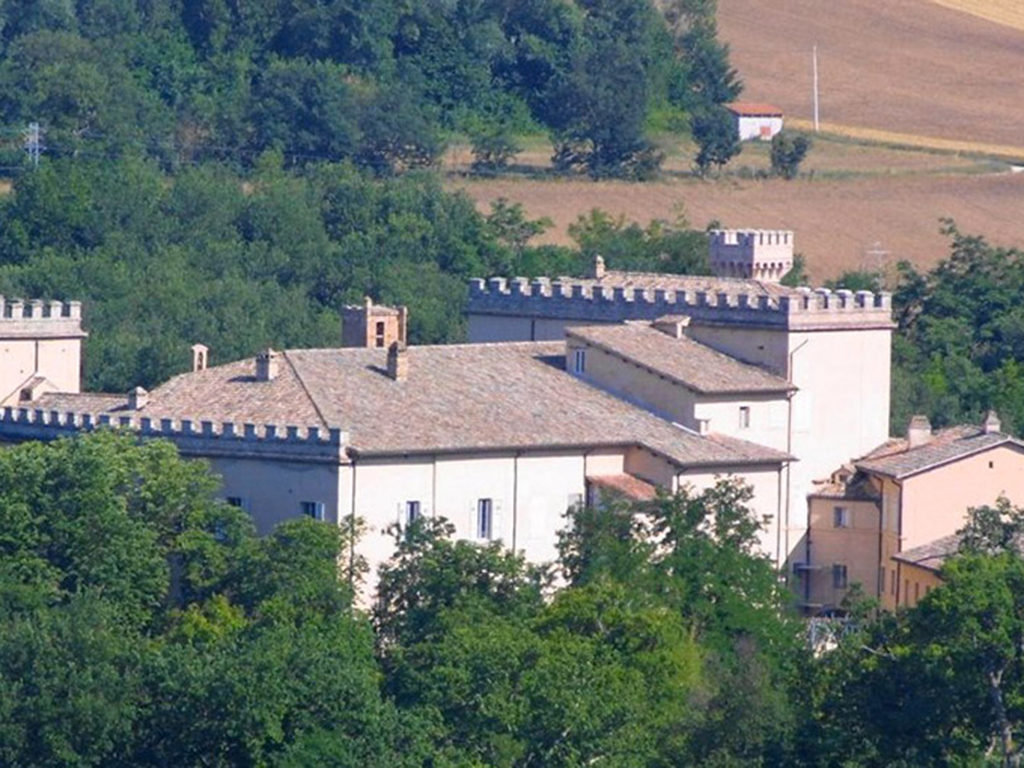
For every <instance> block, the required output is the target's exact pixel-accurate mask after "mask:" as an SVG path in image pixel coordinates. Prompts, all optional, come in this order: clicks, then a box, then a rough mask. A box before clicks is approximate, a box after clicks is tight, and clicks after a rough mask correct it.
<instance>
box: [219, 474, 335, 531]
mask: <svg viewBox="0 0 1024 768" xmlns="http://www.w3.org/2000/svg"><path fill="white" fill-rule="evenodd" d="M209 461H210V466H211V468H212V469H213V471H214V472H215V473H216V474H218V475H220V477H221V478H222V479H223V487H222V489H221V493H220V495H221V496H222V497H223V498H225V499H227V498H231V497H236V498H241V499H244V500H245V502H246V506H245V508H246V510H247V511H248V512H249V513H250V514H251V515H252V518H253V521H254V522H255V523H256V530H257V531H258V532H259V533H260V534H261V535H262V534H266V533H269V532H270V531H271V530H272V529H273V527H274V526H275V525H277V524H278V523H280V522H282V521H284V520H291V519H293V518H296V517H299V516H300V515H301V514H302V502H303V501H319V502H322V503H323V505H324V519H325V520H326V521H327V522H330V523H335V524H337V523H338V522H339V515H338V511H339V485H338V477H339V471H338V470H339V468H338V466H337V465H333V464H310V463H304V462H295V461H270V460H267V459H264V458H251V459H248V458H237V459H235V458H214V459H210V460H209Z"/></svg>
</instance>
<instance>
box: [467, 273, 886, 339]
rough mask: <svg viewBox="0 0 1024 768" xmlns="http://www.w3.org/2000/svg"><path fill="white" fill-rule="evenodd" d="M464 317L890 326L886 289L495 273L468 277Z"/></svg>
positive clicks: (764, 325) (767, 325)
mask: <svg viewBox="0 0 1024 768" xmlns="http://www.w3.org/2000/svg"><path fill="white" fill-rule="evenodd" d="M466 314H469V315H473V314H479V315H497V316H506V317H533V318H545V319H553V320H572V321H580V322H594V323H617V322H623V321H625V320H655V319H657V318H659V317H661V316H663V315H688V316H689V317H690V318H692V319H693V321H694V322H695V323H698V324H703V325H734V326H747V327H756V328H778V329H785V330H825V329H843V328H847V329H857V328H892V327H893V326H894V323H893V321H892V295H891V294H889V293H886V292H880V293H874V292H872V291H857V292H856V293H854V292H853V291H848V290H837V291H834V292H833V291H830V290H828V289H827V288H818V289H815V290H811V289H810V288H802V289H797V290H794V291H793V292H792V293H781V294H779V293H750V292H746V291H742V290H736V291H717V292H709V291H686V290H671V289H661V288H655V289H651V288H626V287H620V286H602V285H595V284H594V283H593V282H592V281H581V282H575V281H558V280H555V281H552V280H550V279H547V278H537V279H534V280H528V279H526V278H514V279H513V280H511V281H509V280H506V279H505V278H500V277H493V278H490V279H489V280H483V279H479V278H477V279H473V280H470V282H469V302H468V304H467V307H466Z"/></svg>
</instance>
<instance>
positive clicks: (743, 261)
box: [708, 229, 793, 283]
mask: <svg viewBox="0 0 1024 768" xmlns="http://www.w3.org/2000/svg"><path fill="white" fill-rule="evenodd" d="M709 237H710V241H709V248H708V261H709V262H710V264H711V271H712V272H714V273H715V274H716V275H718V276H720V277H746V278H752V279H754V280H761V281H763V282H766V283H777V282H779V281H780V280H781V279H782V278H783V277H784V276H785V274H786V273H787V272H789V270H791V269H792V268H793V233H792V232H789V231H787V230H769V229H715V230H712V231H711V232H710V233H709Z"/></svg>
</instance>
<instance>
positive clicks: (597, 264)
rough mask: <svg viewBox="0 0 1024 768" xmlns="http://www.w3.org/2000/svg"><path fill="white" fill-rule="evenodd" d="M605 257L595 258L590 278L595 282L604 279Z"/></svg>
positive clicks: (598, 256)
mask: <svg viewBox="0 0 1024 768" xmlns="http://www.w3.org/2000/svg"><path fill="white" fill-rule="evenodd" d="M604 272H605V269H604V256H601V255H597V256H595V257H594V266H593V268H592V269H591V270H590V276H591V277H592V278H594V279H595V280H601V279H602V278H603V277H604Z"/></svg>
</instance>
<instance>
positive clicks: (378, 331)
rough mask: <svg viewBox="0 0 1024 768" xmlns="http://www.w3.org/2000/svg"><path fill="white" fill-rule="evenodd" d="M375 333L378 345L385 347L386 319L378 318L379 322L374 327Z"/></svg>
mask: <svg viewBox="0 0 1024 768" xmlns="http://www.w3.org/2000/svg"><path fill="white" fill-rule="evenodd" d="M374 335H375V337H376V338H375V339H374V343H375V344H376V345H377V346H378V347H383V346H384V321H383V320H378V321H377V324H376V326H375V328H374Z"/></svg>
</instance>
